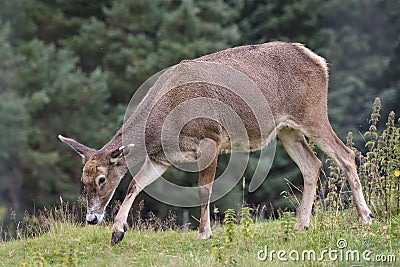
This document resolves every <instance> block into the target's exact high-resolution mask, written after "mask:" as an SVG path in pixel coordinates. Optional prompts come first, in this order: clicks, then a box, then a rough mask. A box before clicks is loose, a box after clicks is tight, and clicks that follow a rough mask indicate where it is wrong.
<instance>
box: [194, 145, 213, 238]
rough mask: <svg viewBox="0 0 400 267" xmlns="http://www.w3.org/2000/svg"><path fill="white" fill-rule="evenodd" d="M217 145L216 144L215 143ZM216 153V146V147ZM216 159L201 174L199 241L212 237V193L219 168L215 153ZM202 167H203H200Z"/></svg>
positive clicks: (199, 184) (199, 183)
mask: <svg viewBox="0 0 400 267" xmlns="http://www.w3.org/2000/svg"><path fill="white" fill-rule="evenodd" d="M214 145H216V143H214ZM214 148H215V149H214V151H215V152H216V151H217V149H216V146H215V147H214ZM213 157H214V159H213V160H212V161H211V163H210V165H208V166H207V167H206V168H204V169H203V170H201V171H200V172H199V182H198V188H199V197H200V207H201V217H200V226H199V234H198V235H197V240H204V239H208V238H211V237H212V233H211V225H210V197H211V193H212V186H213V182H214V177H215V172H216V168H217V159H218V154H217V153H214V155H213ZM200 167H201V166H200Z"/></svg>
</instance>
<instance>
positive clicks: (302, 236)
mask: <svg viewBox="0 0 400 267" xmlns="http://www.w3.org/2000/svg"><path fill="white" fill-rule="evenodd" d="M293 223H294V217H293V216H292V215H290V214H286V215H285V216H284V217H283V218H282V219H279V220H272V221H268V222H257V223H254V224H250V226H249V227H247V226H246V225H243V224H242V225H237V224H232V225H229V226H228V227H227V226H223V227H221V226H219V227H214V229H213V231H214V237H213V238H212V239H209V240H205V241H201V242H198V241H195V238H196V232H195V231H181V232H178V231H172V230H169V231H163V232H154V231H138V230H130V231H128V232H127V234H126V235H125V238H124V240H123V241H122V242H121V243H119V244H118V245H116V246H113V247H111V246H110V245H109V241H110V233H111V227H110V226H102V227H98V226H79V225H76V224H72V223H66V222H63V223H61V222H54V223H52V224H51V225H50V228H49V230H48V231H46V233H43V234H40V235H39V236H37V237H33V238H20V239H18V240H13V241H9V242H2V243H0V266H60V265H61V266H74V265H76V266H224V265H229V266H231V265H237V266H299V265H300V266H351V265H363V266H380V265H382V266H391V265H392V266H398V265H399V264H400V217H397V218H392V219H391V220H389V221H386V222H383V221H379V220H375V221H374V223H373V225H372V226H361V225H359V223H358V222H357V219H356V216H355V214H347V213H344V212H342V213H341V214H340V216H337V217H335V216H324V217H313V219H312V226H311V227H310V229H309V230H308V231H305V232H298V231H295V230H293ZM228 241H229V242H228ZM260 250H261V251H260ZM279 250H282V251H281V252H278V251H279ZM324 250H326V251H325V252H324ZM283 251H284V252H283ZM313 251H314V252H315V257H314V256H313ZM265 252H267V253H265ZM357 254H358V255H359V256H360V261H358V260H357ZM265 257H266V259H265V261H262V260H260V259H259V258H265ZM279 257H280V258H279ZM309 257H311V259H309ZM394 257H395V258H394ZM296 258H297V259H296ZM335 259H336V260H335ZM368 259H370V261H369V260H368ZM331 260H333V261H331ZM378 260H379V261H385V262H383V263H382V262H378Z"/></svg>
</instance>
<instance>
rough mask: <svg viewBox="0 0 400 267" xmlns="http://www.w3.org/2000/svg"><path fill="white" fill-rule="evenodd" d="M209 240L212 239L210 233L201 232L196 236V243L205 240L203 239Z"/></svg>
mask: <svg viewBox="0 0 400 267" xmlns="http://www.w3.org/2000/svg"><path fill="white" fill-rule="evenodd" d="M209 238H212V234H211V232H209V233H207V232H203V233H199V234H198V235H197V241H200V240H205V239H209Z"/></svg>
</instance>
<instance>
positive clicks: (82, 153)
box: [58, 134, 92, 159]
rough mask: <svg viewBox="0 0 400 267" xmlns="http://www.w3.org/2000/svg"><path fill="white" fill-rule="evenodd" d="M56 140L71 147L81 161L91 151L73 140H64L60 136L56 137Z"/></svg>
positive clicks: (64, 138)
mask: <svg viewBox="0 0 400 267" xmlns="http://www.w3.org/2000/svg"><path fill="white" fill-rule="evenodd" d="M58 139H60V140H61V141H62V142H63V143H66V144H67V145H69V146H70V147H72V148H73V149H74V150H75V151H76V152H77V153H78V154H79V155H80V156H81V157H82V158H83V159H85V156H86V155H87V154H88V153H89V152H90V151H91V150H92V149H91V148H89V147H87V146H85V145H82V144H81V143H79V142H77V141H75V140H74V139H71V138H66V137H64V136H62V135H61V134H59V135H58Z"/></svg>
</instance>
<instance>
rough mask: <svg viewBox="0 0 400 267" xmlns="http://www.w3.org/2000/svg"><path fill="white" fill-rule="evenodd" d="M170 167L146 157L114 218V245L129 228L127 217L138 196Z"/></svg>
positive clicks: (112, 240) (112, 238) (112, 237)
mask: <svg viewBox="0 0 400 267" xmlns="http://www.w3.org/2000/svg"><path fill="white" fill-rule="evenodd" d="M168 167H169V166H167V165H164V164H161V163H156V162H154V161H151V160H150V159H146V161H145V162H144V164H143V166H142V168H141V169H140V171H139V172H138V173H137V174H136V175H135V177H133V178H132V181H131V183H130V184H129V187H128V191H127V194H126V196H125V199H124V201H123V202H122V205H121V207H120V209H119V211H118V213H117V216H116V217H115V220H114V224H113V227H112V235H111V245H112V246H113V245H115V244H117V243H118V242H120V241H121V240H122V239H123V238H124V234H125V232H126V231H127V230H128V223H127V218H128V215H129V210H130V209H131V207H132V204H133V201H134V200H135V198H136V196H137V195H138V194H139V193H140V191H142V190H143V188H145V187H146V186H147V185H149V184H151V183H152V182H154V181H155V180H156V179H157V178H158V177H160V176H161V175H162V174H163V173H164V172H165V171H166V170H167V169H168Z"/></svg>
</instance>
